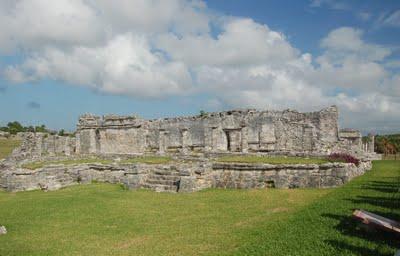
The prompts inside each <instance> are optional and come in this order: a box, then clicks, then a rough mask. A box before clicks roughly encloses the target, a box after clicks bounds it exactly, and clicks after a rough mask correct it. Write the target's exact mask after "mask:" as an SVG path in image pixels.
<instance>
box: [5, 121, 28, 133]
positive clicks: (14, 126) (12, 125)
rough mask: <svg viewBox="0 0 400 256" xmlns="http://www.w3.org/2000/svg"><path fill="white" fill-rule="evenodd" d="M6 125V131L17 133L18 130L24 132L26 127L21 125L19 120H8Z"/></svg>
mask: <svg viewBox="0 0 400 256" xmlns="http://www.w3.org/2000/svg"><path fill="white" fill-rule="evenodd" d="M7 127H8V132H9V133H10V134H17V133H18V132H24V131H25V130H26V129H25V127H23V126H22V125H21V124H20V123H19V122H17V121H14V122H9V123H8V124H7Z"/></svg>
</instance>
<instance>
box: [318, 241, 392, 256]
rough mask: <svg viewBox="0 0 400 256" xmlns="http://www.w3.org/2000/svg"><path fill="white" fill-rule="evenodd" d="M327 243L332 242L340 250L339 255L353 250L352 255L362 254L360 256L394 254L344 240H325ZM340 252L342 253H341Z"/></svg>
mask: <svg viewBox="0 0 400 256" xmlns="http://www.w3.org/2000/svg"><path fill="white" fill-rule="evenodd" d="M325 242H326V243H328V244H330V245H331V246H332V247H333V248H335V249H336V250H337V252H338V254H337V255H342V253H343V254H345V253H346V252H351V254H352V255H360V256H365V255H382V256H386V255H387V256H389V255H390V256H392V255H393V253H391V252H388V253H380V252H379V251H378V250H373V249H369V248H365V247H361V246H356V245H350V244H347V243H345V242H342V241H336V240H327V241H325ZM339 252H340V254H339Z"/></svg>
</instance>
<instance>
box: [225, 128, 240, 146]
mask: <svg viewBox="0 0 400 256" xmlns="http://www.w3.org/2000/svg"><path fill="white" fill-rule="evenodd" d="M224 132H225V135H226V142H227V149H228V151H230V152H240V151H241V150H242V134H241V131H240V129H224Z"/></svg>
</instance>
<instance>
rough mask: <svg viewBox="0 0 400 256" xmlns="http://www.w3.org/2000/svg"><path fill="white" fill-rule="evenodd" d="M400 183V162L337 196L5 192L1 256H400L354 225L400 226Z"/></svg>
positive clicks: (86, 189)
mask: <svg viewBox="0 0 400 256" xmlns="http://www.w3.org/2000/svg"><path fill="white" fill-rule="evenodd" d="M399 177H400V161H397V162H396V161H378V162H375V163H374V168H373V170H372V171H370V172H368V173H367V174H365V175H364V176H362V177H359V178H356V179H355V180H353V181H352V182H350V183H348V184H347V185H345V186H343V187H341V188H337V189H292V190H288V189H266V190H207V191H202V192H197V193H191V194H167V193H156V192H152V191H145V190H139V191H129V190H124V189H123V188H122V187H121V186H118V185H109V184H91V185H78V186H73V187H69V188H66V189H62V190H59V191H53V192H42V191H31V192H19V193H6V192H0V225H5V226H6V227H7V229H8V232H9V233H8V234H7V235H4V236H0V255H393V254H394V251H395V247H396V246H397V247H400V244H399V240H397V242H396V240H394V238H393V237H389V236H387V235H385V234H384V233H380V232H378V233H365V232H364V231H362V230H358V229H357V225H356V222H355V221H353V220H352V219H351V218H350V215H351V212H352V209H353V208H363V209H366V210H369V211H373V212H376V213H378V214H382V215H384V216H387V217H391V218H394V219H398V220H399V219H400V205H399V200H400V198H399V196H400V195H399V192H398V185H399V182H400V180H399ZM396 191H397V194H396V193H395V192H396Z"/></svg>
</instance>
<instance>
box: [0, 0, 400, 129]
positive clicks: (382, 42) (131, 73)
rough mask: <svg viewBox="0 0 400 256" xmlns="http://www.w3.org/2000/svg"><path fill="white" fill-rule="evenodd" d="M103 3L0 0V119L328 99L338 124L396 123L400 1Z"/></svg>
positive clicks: (67, 119)
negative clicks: (336, 110)
mask: <svg viewBox="0 0 400 256" xmlns="http://www.w3.org/2000/svg"><path fill="white" fill-rule="evenodd" d="M108 4H109V3H107V1H102V0H99V1H94V0H90V1H80V0H76V1H71V2H68V1H55V2H54V3H51V4H50V3H49V2H47V1H40V0H34V1H4V2H2V3H1V4H0V24H1V25H0V32H1V34H2V36H0V75H1V76H0V124H2V125H4V124H6V123H7V122H9V121H13V120H18V121H20V122H22V123H23V124H26V125H36V124H42V123H43V124H46V126H48V127H50V128H52V129H61V128H64V129H68V130H73V129H75V125H76V123H77V119H78V117H79V115H81V114H83V113H94V114H98V115H103V114H108V113H114V114H122V115H126V114H133V113H136V114H138V115H139V116H141V117H144V118H158V117H166V116H176V115H193V114H198V112H199V111H200V110H206V111H219V110H224V109H231V108H249V107H250V108H259V109H269V108H273V109H286V108H294V109H299V110H301V111H310V110H319V109H320V108H322V107H325V106H329V105H331V104H336V105H338V106H339V108H340V111H341V115H340V123H341V127H353V128H358V129H361V130H362V131H363V132H369V131H373V132H377V133H390V132H399V131H400V111H399V110H398V109H400V73H399V68H400V58H399V56H400V44H399V42H400V2H399V1H328V0H320V1H239V0H237V1H222V0H216V1H206V2H203V1H189V2H188V1H183V0H182V1H180V0H176V1H175V0H171V1H160V2H158V1H154V2H153V3H151V2H150V1H127V2H124V1H120V2H119V1H116V2H114V5H113V6H112V7H110V6H108ZM32 10H35V11H32ZM10 13H11V14H12V15H10Z"/></svg>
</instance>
